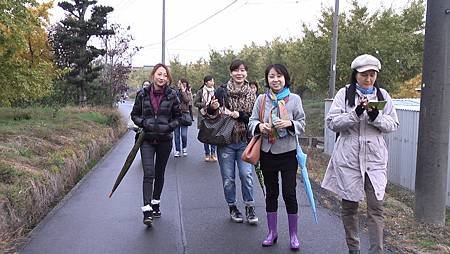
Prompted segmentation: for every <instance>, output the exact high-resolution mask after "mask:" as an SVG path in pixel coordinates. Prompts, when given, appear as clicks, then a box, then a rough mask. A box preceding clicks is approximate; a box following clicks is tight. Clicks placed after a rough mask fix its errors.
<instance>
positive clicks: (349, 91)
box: [345, 70, 384, 107]
mask: <svg viewBox="0 0 450 254" xmlns="http://www.w3.org/2000/svg"><path fill="white" fill-rule="evenodd" d="M356 74H358V71H357V70H353V72H352V76H351V78H350V86H349V87H348V88H346V89H345V101H348V105H349V106H350V107H353V106H355V95H356V83H358V81H356ZM377 80H378V77H377ZM377 80H375V83H374V84H373V86H374V87H376V88H377V98H378V100H379V101H384V96H383V94H382V93H381V90H380V86H379V85H378V82H377Z"/></svg>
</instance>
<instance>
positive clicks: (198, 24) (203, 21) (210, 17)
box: [142, 0, 238, 48]
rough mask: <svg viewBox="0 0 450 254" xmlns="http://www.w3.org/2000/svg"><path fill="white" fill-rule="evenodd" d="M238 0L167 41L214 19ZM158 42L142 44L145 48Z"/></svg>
mask: <svg viewBox="0 0 450 254" xmlns="http://www.w3.org/2000/svg"><path fill="white" fill-rule="evenodd" d="M237 1H238V0H234V1H233V2H231V3H229V4H228V5H227V6H225V7H224V8H222V9H220V10H218V11H216V12H215V13H213V14H212V15H210V16H208V17H207V18H205V19H204V20H202V21H200V22H198V23H197V24H195V25H193V26H191V27H189V28H188V29H186V30H184V31H183V32H181V33H179V34H177V35H175V36H172V37H170V38H169V39H167V40H166V42H168V41H171V40H174V39H176V38H178V37H180V36H182V35H183V34H185V33H187V32H189V31H191V30H193V29H195V28H196V27H198V26H200V25H201V24H203V23H205V22H206V21H208V20H210V19H212V18H213V17H215V16H217V15H218V14H220V13H221V12H223V11H225V10H226V9H228V8H229V7H231V6H232V5H233V4H235V3H236V2H237ZM158 44H159V42H156V43H151V44H147V45H144V46H142V47H143V48H145V47H149V46H154V45H158Z"/></svg>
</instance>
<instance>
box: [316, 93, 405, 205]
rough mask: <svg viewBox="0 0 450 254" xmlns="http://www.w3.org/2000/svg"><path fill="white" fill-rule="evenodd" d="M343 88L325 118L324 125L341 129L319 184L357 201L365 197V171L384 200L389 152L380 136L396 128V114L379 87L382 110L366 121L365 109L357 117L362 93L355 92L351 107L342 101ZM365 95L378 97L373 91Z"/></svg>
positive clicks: (336, 130) (343, 95)
mask: <svg viewBox="0 0 450 254" xmlns="http://www.w3.org/2000/svg"><path fill="white" fill-rule="evenodd" d="M347 87H348V85H347ZM345 89H346V88H345V87H344V88H341V89H340V90H339V91H338V92H337V94H336V96H335V98H334V101H333V103H332V105H331V108H330V111H329V112H328V115H327V117H326V124H327V127H328V128H330V129H331V130H332V131H334V132H340V136H339V138H338V139H337V141H336V143H335V145H334V150H333V154H332V156H331V159H330V162H329V163H328V167H327V171H326V173H325V177H324V179H323V181H322V187H323V188H325V189H327V190H330V191H332V192H334V193H336V194H337V195H338V196H339V197H341V198H342V199H346V200H350V201H355V202H359V201H362V200H364V174H366V173H367V175H368V176H369V178H370V181H371V182H372V185H373V188H374V190H375V195H376V197H377V199H378V200H383V198H384V193H385V189H386V184H387V162H388V152H387V146H386V142H385V140H384V138H383V136H382V135H383V134H384V133H389V132H393V131H395V130H397V128H398V126H399V122H398V118H397V113H396V111H395V108H394V105H393V103H392V99H391V97H390V96H389V94H388V93H387V91H386V90H384V89H382V88H381V92H382V94H383V97H384V99H385V100H386V101H387V103H386V106H385V108H384V110H382V111H380V113H379V114H378V116H377V118H376V119H375V120H374V121H373V122H371V121H369V117H368V115H367V111H364V113H363V114H362V115H361V116H360V117H358V115H357V114H356V112H355V108H356V105H359V101H360V96H361V97H362V96H363V94H361V93H360V92H359V91H358V90H357V91H356V93H357V94H356V96H355V106H354V107H352V108H350V107H349V105H348V102H347V103H346V102H345ZM366 97H367V98H368V99H369V100H377V96H376V94H375V93H374V94H370V95H366Z"/></svg>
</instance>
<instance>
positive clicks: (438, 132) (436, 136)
mask: <svg viewBox="0 0 450 254" xmlns="http://www.w3.org/2000/svg"><path fill="white" fill-rule="evenodd" d="M449 7H450V6H449V5H448V0H432V1H431V0H428V2H427V14H426V15H427V16H426V25H425V43H424V59H423V80H422V95H421V102H420V119H419V141H418V148H417V164H416V165H417V168H416V186H415V189H416V190H415V192H416V205H415V211H414V212H415V217H416V220H418V221H423V222H427V223H433V224H441V225H443V224H445V206H446V203H447V202H446V201H447V173H448V172H447V171H448V148H449V147H448V145H449V116H450V100H449V99H448V98H449V96H450V67H449V65H448V63H449V62H450V39H449V36H450V30H449V26H448V25H442V24H449V23H450V14H449V12H450V11H449Z"/></svg>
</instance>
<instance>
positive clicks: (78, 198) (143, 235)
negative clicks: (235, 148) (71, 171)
mask: <svg viewBox="0 0 450 254" xmlns="http://www.w3.org/2000/svg"><path fill="white" fill-rule="evenodd" d="M131 106H132V105H131V102H126V103H124V104H121V105H120V106H119V109H120V110H121V111H122V112H123V113H124V114H128V112H129V111H130V110H131ZM188 135H189V138H188V153H189V154H188V156H187V157H180V158H174V157H173V154H172V155H171V157H170V159H169V162H168V165H167V169H166V174H165V185H164V189H163V194H162V198H161V212H162V217H161V218H159V219H154V224H153V227H150V228H148V227H146V226H145V225H144V224H142V212H141V210H140V207H141V205H142V175H143V173H142V169H141V167H142V166H141V160H140V154H138V156H137V158H136V160H135V161H134V163H133V165H132V166H131V168H130V171H129V172H128V174H127V175H126V176H125V178H124V180H123V181H122V183H121V185H120V186H119V188H118V189H117V190H116V192H115V193H114V195H113V196H112V198H108V194H109V192H110V190H111V187H112V185H113V183H114V180H115V178H116V176H117V174H118V172H119V170H120V168H121V166H122V165H123V162H124V161H125V158H126V156H127V154H128V152H129V151H130V149H131V147H132V146H133V142H134V133H133V132H131V131H130V132H128V133H127V134H126V135H124V136H123V138H122V139H120V140H119V141H118V142H117V144H116V145H115V146H114V147H113V148H112V149H111V151H109V153H108V154H106V155H105V157H104V158H103V159H102V160H101V161H99V162H98V164H97V165H96V166H95V167H94V168H93V170H92V171H91V172H90V173H89V174H87V175H86V176H85V177H84V178H83V180H82V181H80V183H79V184H77V186H76V187H75V188H74V189H73V190H72V191H71V192H70V193H69V194H68V195H67V196H66V197H65V198H64V199H63V200H62V201H61V202H60V203H59V204H58V205H57V206H56V207H55V208H54V209H53V210H52V212H51V213H50V214H49V215H48V216H47V217H45V219H44V220H43V221H42V222H41V223H40V224H39V225H38V226H37V227H36V228H35V229H34V230H33V231H32V233H31V235H30V237H29V240H28V242H27V243H26V244H25V245H24V246H23V248H22V249H21V251H20V253H23V254H28V253H34V254H38V253H42V254H44V253H45V254H53V253H55V254H60V253H67V254H69V253H80V254H81V253H83V254H86V253H108V254H116V253H131V254H134V253H152V254H157V253H164V254H167V253H191V254H203V253H204V254H206V253H208V254H210V253H217V254H218V253H289V252H291V251H290V249H289V233H288V225H287V215H286V212H285V207H284V204H283V201H282V198H281V196H280V198H279V215H278V231H279V237H278V243H277V244H276V245H274V246H272V247H270V248H263V247H261V242H262V240H263V239H264V237H265V235H266V232H267V226H266V218H265V211H264V197H263V194H262V192H261V189H260V187H259V184H258V180H257V178H256V176H255V199H256V212H257V215H258V217H259V219H260V223H259V224H258V225H257V226H251V225H249V224H246V223H243V224H236V223H233V222H231V220H230V218H229V214H228V207H227V205H226V203H225V200H224V196H223V190H222V183H221V178H220V173H219V167H218V164H217V163H211V162H204V161H203V145H202V144H201V143H199V142H198V141H197V139H196V135H197V128H196V122H194V124H193V126H191V127H190V128H189V131H188ZM237 183H238V185H240V182H239V180H238V178H237ZM297 194H298V200H299V216H300V219H299V226H298V228H299V233H298V235H299V239H300V244H301V245H300V251H299V252H297V253H327V254H329V253H348V251H347V247H346V244H345V239H344V231H343V226H342V222H341V220H340V218H339V217H338V216H336V215H335V214H333V213H332V212H331V211H329V210H327V209H325V208H322V207H318V219H319V224H314V222H313V217H312V213H311V209H310V207H309V204H308V201H307V199H306V196H305V193H304V190H303V186H302V183H301V182H300V181H299V183H298V186H297ZM238 200H239V202H240V203H239V204H240V205H239V208H240V209H241V211H243V205H242V198H241V195H240V189H239V191H238ZM361 238H362V248H363V251H362V253H367V251H365V250H364V249H367V236H366V234H362V237H361Z"/></svg>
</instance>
